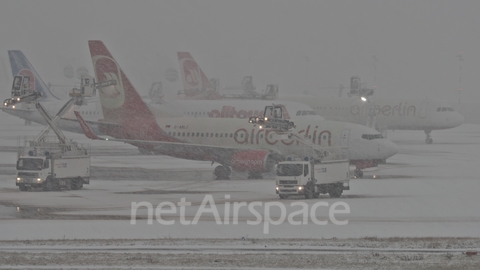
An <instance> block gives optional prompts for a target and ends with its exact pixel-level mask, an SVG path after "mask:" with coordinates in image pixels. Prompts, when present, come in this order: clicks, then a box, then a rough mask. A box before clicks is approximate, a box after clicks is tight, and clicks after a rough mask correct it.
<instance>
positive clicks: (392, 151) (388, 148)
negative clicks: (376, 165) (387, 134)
mask: <svg viewBox="0 0 480 270" xmlns="http://www.w3.org/2000/svg"><path fill="white" fill-rule="evenodd" d="M383 153H384V154H385V158H389V157H391V156H394V155H396V154H397V153H398V146H397V145H396V144H394V143H393V142H391V141H389V140H385V141H384V143H383Z"/></svg>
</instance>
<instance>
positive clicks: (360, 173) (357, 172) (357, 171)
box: [353, 169, 363, 178]
mask: <svg viewBox="0 0 480 270" xmlns="http://www.w3.org/2000/svg"><path fill="white" fill-rule="evenodd" d="M353 175H354V176H355V178H363V171H362V170H360V169H355V171H353Z"/></svg>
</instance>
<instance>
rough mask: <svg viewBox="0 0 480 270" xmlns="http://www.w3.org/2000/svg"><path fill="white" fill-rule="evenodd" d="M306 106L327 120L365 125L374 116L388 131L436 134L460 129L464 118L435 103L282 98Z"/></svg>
mask: <svg viewBox="0 0 480 270" xmlns="http://www.w3.org/2000/svg"><path fill="white" fill-rule="evenodd" d="M282 100H287V101H295V102H300V103H303V104H306V105H308V106H310V107H312V109H313V110H314V111H315V112H316V113H317V114H319V115H320V116H322V117H324V118H325V119H327V120H333V121H345V122H350V123H357V124H361V125H365V124H367V122H368V117H369V116H370V115H372V112H373V114H374V115H375V118H376V119H375V121H376V126H377V127H378V128H380V129H389V130H436V129H447V128H453V127H457V126H459V125H461V124H462V123H463V122H464V118H463V116H462V115H461V114H460V113H458V112H456V111H454V110H453V109H452V108H451V106H449V105H448V104H446V103H444V102H439V101H435V100H432V99H395V98H392V99H377V98H370V99H369V100H368V101H362V100H361V99H359V98H319V97H311V96H298V97H294V96H291V97H283V98H282Z"/></svg>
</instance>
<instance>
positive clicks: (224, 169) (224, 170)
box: [213, 165, 232, 180]
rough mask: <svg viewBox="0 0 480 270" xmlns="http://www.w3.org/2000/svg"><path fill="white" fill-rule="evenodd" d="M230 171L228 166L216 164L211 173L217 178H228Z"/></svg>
mask: <svg viewBox="0 0 480 270" xmlns="http://www.w3.org/2000/svg"><path fill="white" fill-rule="evenodd" d="M231 172H232V170H231V169H230V167H228V166H223V165H218V166H217V167H215V170H214V171H213V173H214V174H215V176H216V177H217V180H229V179H230V173H231Z"/></svg>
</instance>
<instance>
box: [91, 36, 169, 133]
mask: <svg viewBox="0 0 480 270" xmlns="http://www.w3.org/2000/svg"><path fill="white" fill-rule="evenodd" d="M88 46H89V48H90V55H91V57H92V63H93V69H94V72H95V77H96V80H97V83H103V84H104V85H105V86H104V87H102V88H100V89H99V91H98V92H99V96H100V103H101V104H102V109H103V115H104V117H105V122H107V123H116V124H119V126H118V127H116V128H113V129H112V130H102V132H103V133H104V134H107V135H110V136H113V137H115V138H122V139H133V140H156V141H175V138H173V137H171V136H168V135H167V134H166V133H165V132H164V131H163V130H162V129H161V128H160V127H159V126H158V123H157V121H156V119H155V116H154V115H153V113H152V112H151V111H150V109H149V108H148V107H147V105H146V104H145V102H144V101H143V100H142V98H141V97H140V95H139V94H138V92H137V91H136V90H135V88H134V87H133V85H132V84H131V83H130V80H129V79H128V78H127V76H125V74H124V73H123V71H122V69H121V68H120V66H119V65H118V63H117V61H115V59H114V58H113V57H112V55H111V54H110V52H109V51H108V49H107V47H106V46H105V45H104V44H103V42H102V41H100V40H90V41H88Z"/></svg>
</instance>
